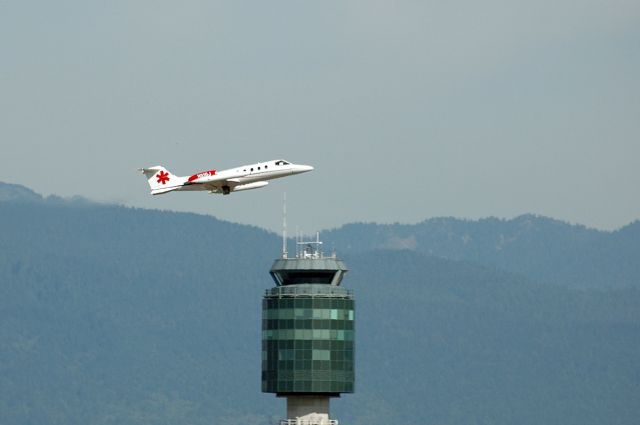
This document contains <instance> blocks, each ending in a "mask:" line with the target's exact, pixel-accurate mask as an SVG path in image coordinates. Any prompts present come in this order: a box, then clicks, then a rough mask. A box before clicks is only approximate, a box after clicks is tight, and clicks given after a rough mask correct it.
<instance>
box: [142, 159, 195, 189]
mask: <svg viewBox="0 0 640 425" xmlns="http://www.w3.org/2000/svg"><path fill="white" fill-rule="evenodd" d="M140 171H141V172H142V174H144V175H145V177H146V178H147V182H148V183H149V187H150V188H151V194H152V195H160V194H161V193H167V192H171V191H172V190H176V189H178V188H180V187H182V186H183V184H184V182H185V180H186V179H185V178H184V177H178V176H175V175H173V174H171V172H170V171H169V170H167V169H166V168H164V167H163V166H161V165H156V166H154V167H149V168H140Z"/></svg>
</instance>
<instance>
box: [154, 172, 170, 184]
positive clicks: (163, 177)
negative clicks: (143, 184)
mask: <svg viewBox="0 0 640 425" xmlns="http://www.w3.org/2000/svg"><path fill="white" fill-rule="evenodd" d="M156 177H157V178H158V183H162V184H167V182H168V181H169V173H165V172H164V171H160V172H159V173H158V174H156Z"/></svg>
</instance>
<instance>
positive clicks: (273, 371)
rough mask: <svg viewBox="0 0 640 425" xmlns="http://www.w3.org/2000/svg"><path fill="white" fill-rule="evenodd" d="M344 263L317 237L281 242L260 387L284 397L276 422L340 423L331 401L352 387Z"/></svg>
mask: <svg viewBox="0 0 640 425" xmlns="http://www.w3.org/2000/svg"><path fill="white" fill-rule="evenodd" d="M346 272H347V268H346V266H345V264H344V263H343V262H342V261H341V260H339V259H338V258H336V255H335V254H333V255H331V256H324V255H323V252H322V242H320V240H319V237H317V238H316V241H314V242H303V241H297V242H296V256H295V258H288V255H287V252H286V249H283V255H282V258H281V259H278V260H276V261H275V262H274V263H273V267H271V272H270V273H271V277H272V278H273V280H274V281H275V284H276V286H275V287H273V288H271V289H268V290H267V291H266V292H265V295H264V299H263V300H262V391H263V392H267V393H275V394H276V395H277V396H278V397H286V399H287V419H284V420H282V421H281V422H280V424H281V425H337V424H338V421H337V420H332V419H330V418H329V400H330V399H331V398H332V397H340V394H342V393H352V392H353V390H354V348H355V347H354V329H355V326H354V324H355V320H354V319H355V316H354V313H355V311H354V299H353V292H352V291H350V290H347V289H344V288H342V287H341V286H340V283H341V282H342V278H343V277H344V274H345V273H346Z"/></svg>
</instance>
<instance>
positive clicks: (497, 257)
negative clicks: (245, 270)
mask: <svg viewBox="0 0 640 425" xmlns="http://www.w3.org/2000/svg"><path fill="white" fill-rule="evenodd" d="M324 236H325V238H326V239H327V240H331V241H332V243H334V244H335V246H336V247H338V248H339V249H340V251H341V252H362V251H368V250H370V249H376V248H378V249H408V250H414V251H419V252H424V253H427V254H430V255H435V256H438V257H442V258H449V259H455V260H464V261H470V262H473V263H476V264H479V265H485V266H489V267H497V268H500V269H502V270H507V271H511V272H515V273H519V274H522V275H525V276H527V277H529V278H531V279H534V280H539V281H542V282H549V283H557V284H560V285H565V286H570V287H574V288H625V287H636V288H637V287H640V261H639V260H640V221H635V222H633V223H631V224H629V225H627V226H625V227H623V228H621V229H619V230H617V231H615V232H605V231H599V230H595V229H589V228H586V227H584V226H580V225H570V224H568V223H565V222H561V221H557V220H553V219H550V218H546V217H539V216H534V215H523V216H520V217H517V218H515V219H512V220H503V219H497V218H487V219H483V220H478V221H471V220H460V219H455V218H434V219H429V220H425V221H423V222H422V223H419V224H415V225H401V224H387V225H383V224H373V223H369V224H365V223H355V224H348V225H345V226H343V227H341V228H339V229H334V230H331V231H329V232H324Z"/></svg>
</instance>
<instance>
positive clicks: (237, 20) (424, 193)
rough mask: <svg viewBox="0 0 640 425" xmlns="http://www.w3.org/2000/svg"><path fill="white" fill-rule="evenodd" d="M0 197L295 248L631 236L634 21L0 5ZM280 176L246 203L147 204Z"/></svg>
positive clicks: (458, 12) (300, 4)
mask: <svg viewBox="0 0 640 425" xmlns="http://www.w3.org/2000/svg"><path fill="white" fill-rule="evenodd" d="M0 148H1V149H0V181H5V182H12V183H19V184H24V185H26V186H28V187H30V188H32V189H34V190H36V191H37V192H40V193H43V194H45V195H47V194H52V193H55V194H59V195H62V196H72V195H77V194H79V195H83V196H86V197H89V198H91V199H95V200H99V201H106V202H119V203H122V204H125V205H129V206H138V207H145V208H159V209H171V210H181V211H194V212H199V213H206V214H212V215H215V216H217V217H219V218H222V219H226V220H232V221H236V222H241V223H248V224H254V225H257V226H261V227H265V228H270V229H279V228H280V226H281V224H280V223H281V209H282V195H283V192H286V193H287V198H288V200H289V202H288V210H289V223H290V225H291V226H292V227H295V226H296V225H298V226H300V228H302V230H304V231H307V232H313V231H315V230H316V229H324V228H330V227H336V226H339V225H341V224H344V223H347V222H353V221H377V222H405V223H413V222H417V221H421V220H423V219H425V218H429V217H433V216H455V217H465V218H479V217H486V216H498V217H513V216H515V215H518V214H522V213H527V212H531V213H536V214H543V215H548V216H552V217H555V218H558V219H562V220H568V221H570V222H574V223H582V224H586V225H588V226H592V227H597V228H605V229H613V228H617V227H619V226H621V225H624V224H627V223H629V222H630V221H632V220H634V219H638V218H640V190H639V185H640V2H639V1H638V0H606V1H604V0H598V1H595V0H581V1H569V0H553V1H547V0H535V1H533V0H531V1H529V0H526V1H514V0H504V1H500V0H485V1H482V2H478V1H449V2H442V1H424V0H423V1H409V0H407V1H391V0H388V1H378V0H366V1H348V0H340V1H326V0H325V1H321V2H320V1H318V2H312V1H240V0H233V1H221V2H215V1H205V0H202V1H180V2H177V1H158V0H154V1H132V0H126V1H87V0H82V1H61V0H57V1H28V0H15V1H14V0H0ZM276 158H285V159H288V160H290V161H293V162H297V163H304V164H311V165H313V166H315V167H316V170H315V171H314V172H312V173H307V174H303V175H300V176H295V177H291V178H287V179H281V180H275V181H273V182H272V183H271V184H270V185H269V186H267V187H266V188H264V189H260V190H255V191H247V192H241V193H237V194H234V195H231V196H225V197H222V196H216V195H208V194H205V193H172V194H168V195H164V196H155V197H152V196H151V195H149V189H148V186H147V184H146V181H145V179H144V178H143V177H142V176H141V175H140V174H138V173H137V172H136V169H137V168H138V167H141V166H152V165H156V164H162V165H164V166H166V167H167V168H168V169H169V170H171V171H172V172H173V173H175V174H178V175H187V174H189V175H190V174H192V173H193V172H195V171H202V170H208V169H211V168H216V169H224V168H230V167H234V166H236V165H241V164H248V163H252V162H258V161H263V160H268V159H276Z"/></svg>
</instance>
